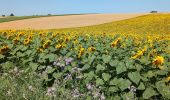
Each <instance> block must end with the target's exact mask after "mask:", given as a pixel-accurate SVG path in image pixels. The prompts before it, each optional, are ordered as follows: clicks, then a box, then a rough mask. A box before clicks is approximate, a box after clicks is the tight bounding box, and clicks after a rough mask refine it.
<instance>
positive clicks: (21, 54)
mask: <svg viewBox="0 0 170 100" xmlns="http://www.w3.org/2000/svg"><path fill="white" fill-rule="evenodd" d="M24 56H25V54H24V53H21V52H17V57H24Z"/></svg>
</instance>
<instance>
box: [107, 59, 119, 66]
mask: <svg viewBox="0 0 170 100" xmlns="http://www.w3.org/2000/svg"><path fill="white" fill-rule="evenodd" d="M118 63H119V61H118V60H111V61H110V63H109V64H110V66H112V67H116V66H117V65H118Z"/></svg>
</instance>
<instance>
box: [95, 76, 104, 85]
mask: <svg viewBox="0 0 170 100" xmlns="http://www.w3.org/2000/svg"><path fill="white" fill-rule="evenodd" d="M103 84H104V82H103V80H102V79H100V78H98V79H97V80H96V85H97V86H99V85H103Z"/></svg>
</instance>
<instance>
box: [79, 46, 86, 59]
mask: <svg viewBox="0 0 170 100" xmlns="http://www.w3.org/2000/svg"><path fill="white" fill-rule="evenodd" d="M84 50H85V49H84V48H83V47H81V48H80V50H79V53H78V58H80V57H81V56H82V55H83V53H84Z"/></svg>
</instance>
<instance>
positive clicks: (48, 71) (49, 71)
mask: <svg viewBox="0 0 170 100" xmlns="http://www.w3.org/2000/svg"><path fill="white" fill-rule="evenodd" d="M54 71H55V68H52V67H50V68H48V69H47V73H48V74H50V73H53V72H54Z"/></svg>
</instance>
